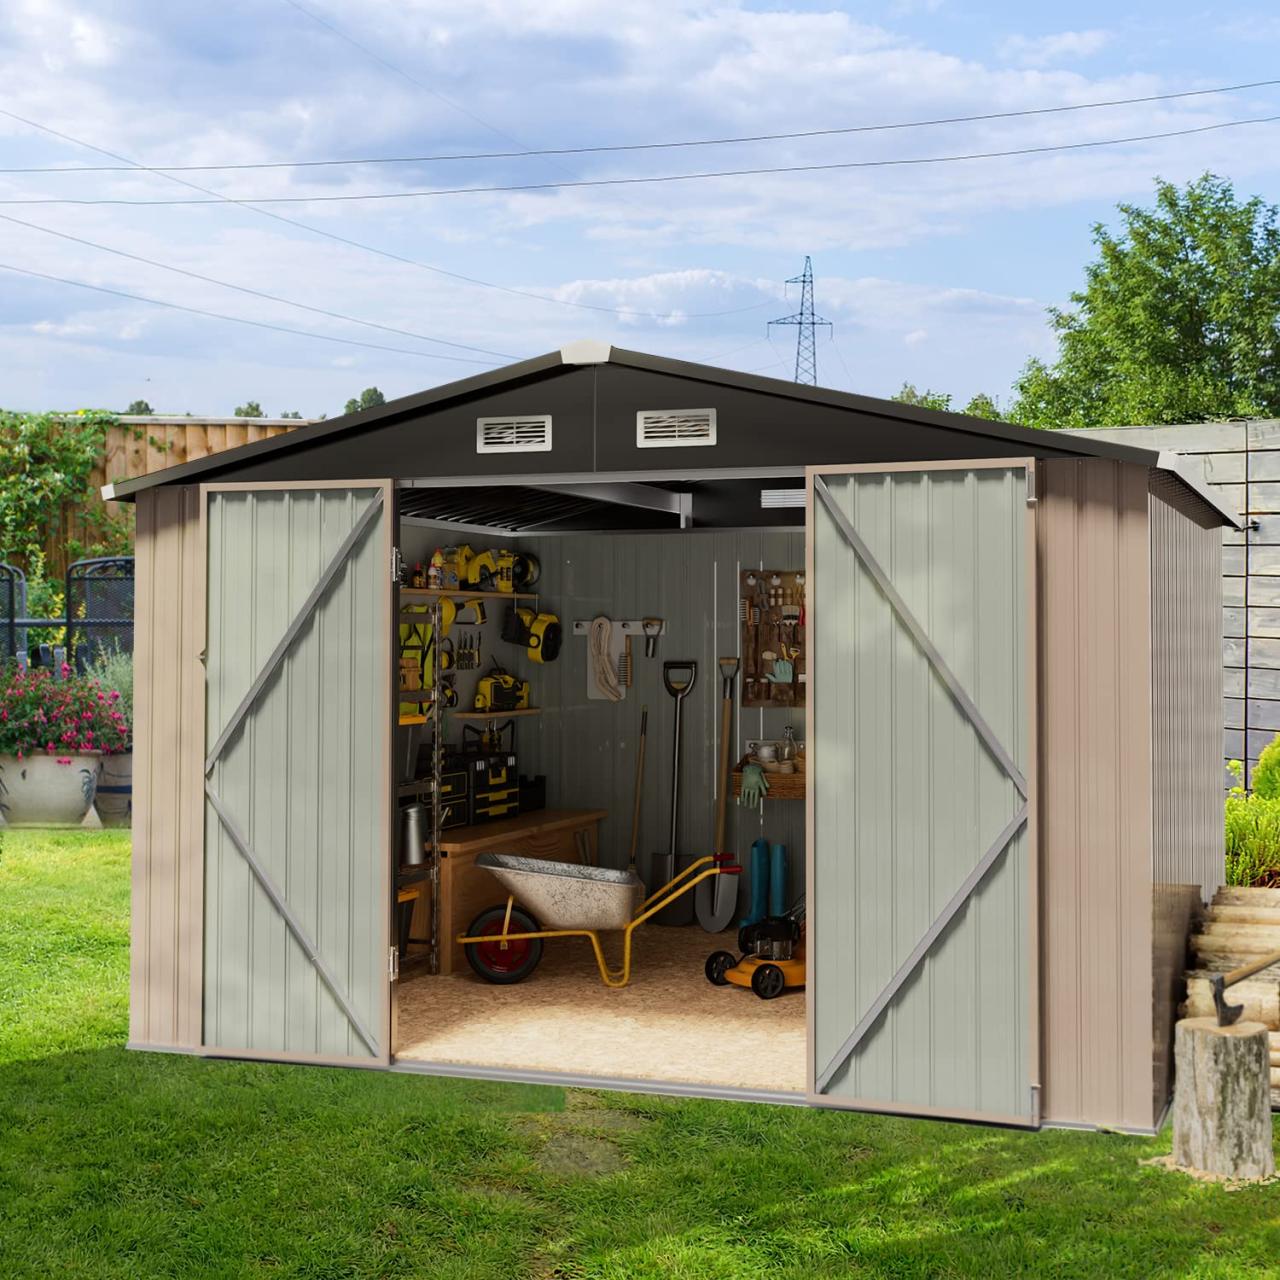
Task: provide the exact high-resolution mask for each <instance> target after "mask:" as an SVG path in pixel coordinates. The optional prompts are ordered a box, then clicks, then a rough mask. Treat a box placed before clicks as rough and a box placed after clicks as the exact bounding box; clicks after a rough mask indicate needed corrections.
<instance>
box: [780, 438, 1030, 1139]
mask: <svg viewBox="0 0 1280 1280" xmlns="http://www.w3.org/2000/svg"><path fill="white" fill-rule="evenodd" d="M1009 469H1013V470H1025V471H1026V475H1027V498H1026V514H1025V517H1024V519H1025V525H1024V528H1025V536H1026V540H1027V542H1026V547H1027V554H1026V588H1027V603H1026V617H1025V619H1024V625H1025V627H1026V637H1027V661H1026V676H1025V678H1026V689H1025V695H1024V696H1025V700H1026V707H1027V717H1028V722H1027V726H1026V728H1027V761H1026V770H1025V773H1026V781H1027V966H1028V969H1027V998H1028V1009H1027V1023H1028V1026H1027V1030H1028V1043H1027V1070H1028V1075H1029V1077H1030V1086H1031V1108H1030V1110H1031V1114H1030V1119H1028V1117H1027V1116H1023V1115H1001V1114H992V1113H990V1112H986V1111H968V1110H960V1109H953V1108H948V1107H934V1106H921V1105H912V1104H909V1103H896V1102H885V1101H883V1100H882V1099H874V1098H837V1097H833V1096H832V1095H830V1094H826V1093H819V1092H818V1091H817V1090H816V1088H815V1087H814V1086H815V1081H816V1079H817V1072H818V1064H817V1053H816V1041H815V1034H816V1011H817V1006H816V992H815V988H816V985H817V984H816V983H815V982H814V980H813V979H814V976H815V975H814V974H813V973H812V972H811V973H810V975H809V981H808V982H807V983H806V985H805V1094H804V1096H805V1100H806V1102H808V1103H809V1105H810V1106H815V1107H827V1108H832V1109H839V1110H844V1111H873V1112H885V1113H889V1114H894V1115H908V1116H922V1117H927V1118H930V1119H950V1120H972V1121H978V1122H980V1123H983V1124H1003V1125H1010V1126H1015V1127H1017V1128H1022V1129H1025V1128H1028V1127H1030V1128H1033V1129H1038V1128H1039V1127H1040V1123H1041V1107H1042V1101H1043V1096H1044V1080H1043V1065H1042V1054H1041V1037H1042V1028H1041V1017H1040V1004H1041V995H1040V982H1041V965H1040V805H1039V776H1040V733H1039V707H1040V637H1039V632H1038V629H1037V623H1038V619H1039V612H1040V611H1039V598H1038V587H1037V584H1038V581H1039V577H1038V574H1037V568H1036V555H1037V550H1036V518H1037V511H1038V507H1039V502H1038V499H1039V492H1040V489H1039V485H1040V480H1039V474H1038V471H1037V468H1036V459H1035V458H1034V457H1021V458H1017V457H1014V458H972V459H958V458H948V459H943V460H939V461H933V462H883V463H881V462H873V463H861V462H860V463H831V464H823V465H818V466H807V467H805V472H804V486H805V508H804V558H805V565H804V568H805V625H806V628H812V626H813V618H814V616H815V607H816V606H817V599H816V593H815V591H814V567H815V566H814V483H813V482H814V480H815V478H817V477H820V476H847V475H871V474H878V475H883V474H888V473H893V474H898V473H910V472H921V471H988V470H990V471H996V470H1001V471H1003V470H1009ZM849 550H850V552H851V554H852V553H853V548H852V547H851V548H850V549H849ZM808 654H809V656H808V667H807V674H808V679H807V680H806V681H805V695H804V698H805V701H804V710H805V726H806V734H807V736H808V739H809V748H808V749H809V751H810V752H812V751H813V750H814V748H815V745H816V739H815V737H814V732H813V730H814V706H815V700H814V687H815V685H816V684H817V683H818V681H819V680H821V678H822V676H821V671H820V670H819V664H818V661H817V658H818V655H817V652H816V647H815V646H814V645H812V644H810V645H809V647H808ZM809 777H810V779H813V778H815V777H816V774H815V771H814V769H813V767H812V760H811V762H810V766H809ZM815 800H816V795H815V786H814V785H812V783H811V785H809V786H807V787H806V788H805V802H804V804H805V816H804V830H805V884H806V885H807V886H808V891H809V892H812V891H813V888H814V886H815V885H816V883H817V881H816V880H815V873H816V865H817V864H816V861H815V855H816V842H815V839H814V827H815V815H814V806H815ZM810 918H812V913H810Z"/></svg>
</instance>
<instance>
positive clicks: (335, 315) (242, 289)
mask: <svg viewBox="0 0 1280 1280" xmlns="http://www.w3.org/2000/svg"><path fill="white" fill-rule="evenodd" d="M0 219H3V220H4V221H5V222H12V223H14V224H15V225H16V226H19V227H28V228H30V229H31V230H32V231H40V232H43V233H44V234H45V235H48V236H57V237H58V239H59V240H70V241H72V242H73V243H75V244H82V245H85V246H87V247H88V248H90V249H100V250H101V251H102V252H103V253H113V254H115V255H116V257H118V258H128V259H129V260H130V261H131V262H141V263H145V264H146V265H147V266H149V267H158V268H159V269H160V270H161V271H172V272H173V273H174V274H175V275H180V276H186V277H187V278H188V279H190V280H201V281H203V282H204V283H205V284H214V285H217V286H218V287H219V288H222V289H234V290H235V291H236V292H237V293H247V294H249V295H250V296H251V297H254V298H265V299H266V300H267V301H268V302H278V303H281V304H282V305H283V306H286V307H297V308H298V309H299V310H300V311H310V312H313V313H314V314H315V315H320V316H328V317H329V318H330V319H331V320H345V321H346V322H347V323H349V324H361V325H367V326H368V327H369V328H370V329H381V330H383V331H384V332H386V333H397V334H399V335H400V336H401V337H402V338H418V339H420V340H421V341H422V342H436V343H439V344H440V345H441V346H444V347H453V348H454V349H455V350H457V351H474V352H476V353H477V354H479V355H485V356H497V357H498V358H499V359H500V360H520V359H523V357H522V356H513V355H512V354H511V353H510V352H507V351H493V350H491V349H490V348H488V347H473V346H470V345H468V344H467V343H465V342H450V341H449V340H448V339H447V338H434V337H432V336H431V335H430V334H427V333H415V332H414V331H413V330H412V329H397V328H396V327H395V326H394V325H389V324H379V323H378V322H377V321H376V320H361V319H360V318H359V317H358V316H349V315H346V314H345V313H344V312H341V311H329V310H327V309H326V308H325V307H313V306H311V305H310V304H309V303H306V302H295V301H294V300H293V299H292V298H282V297H280V296H279V295H278V294H274V293H266V292H265V291H264V290H262V289H251V288H249V286H247V285H242V284H232V283H231V282H230V281H228V280H219V279H217V278H216V277H214V276H206V275H202V274H201V273H200V272H199V271H188V270H187V269H186V268H185V267H175V266H173V265H172V264H170V263H167V262H157V261H156V260H155V259H154V258H144V257H143V256H142V255H141V254H138V253H130V252H129V251H128V250H126V249H114V248H112V247H111V245H108V244H99V243H98V242H97V241H96V240H86V239H85V238H84V237H83V236H73V235H71V234H70V233H68V232H66V231H55V230H54V229H53V228H52V227H42V226H40V225H39V224H37V223H35V222H27V221H25V220H24V219H22V218H15V217H13V216H12V215H11V214H8V213H0Z"/></svg>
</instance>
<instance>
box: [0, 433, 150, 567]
mask: <svg viewBox="0 0 1280 1280" xmlns="http://www.w3.org/2000/svg"><path fill="white" fill-rule="evenodd" d="M115 420H116V419H115V415H114V414H110V413H105V412H102V411H99V410H96V409H81V410H80V411H79V412H77V413H71V414H57V413H14V412H9V411H6V410H0V557H3V558H4V559H5V560H11V561H14V562H16V563H18V564H19V565H21V566H23V567H24V568H25V567H27V566H28V565H31V564H32V563H33V559H34V557H35V556H37V555H38V554H40V553H42V552H43V551H44V549H45V547H46V546H47V545H48V543H49V539H50V535H51V534H55V533H57V532H58V529H59V528H60V527H62V526H65V523H66V521H67V518H68V515H69V514H71V513H72V512H74V513H75V514H76V515H77V516H79V517H80V520H81V523H82V525H83V526H84V527H85V528H86V529H87V530H88V532H89V535H90V537H89V541H88V543H87V544H84V543H80V544H77V547H76V551H77V552H79V553H83V551H84V549H85V547H86V545H87V546H92V547H95V548H96V547H97V546H99V545H101V546H104V547H112V546H114V545H115V544H116V543H117V542H118V540H119V538H120V536H121V530H120V527H119V526H118V525H117V524H116V523H115V522H113V521H112V520H110V519H109V518H108V516H107V513H106V511H105V509H103V508H101V507H99V506H97V505H93V506H90V505H89V504H88V502H87V500H88V499H89V498H90V497H91V490H90V484H89V477H90V475H91V473H92V471H93V467H94V464H95V463H96V462H97V461H98V459H99V457H100V456H101V454H102V451H103V447H104V446H105V444H106V439H107V430H108V428H109V427H111V426H112V425H113V424H114V423H115ZM127 536H128V535H127V530H126V531H125V537H126V540H127ZM103 554H111V551H110V550H107V551H105V552H104V553H103Z"/></svg>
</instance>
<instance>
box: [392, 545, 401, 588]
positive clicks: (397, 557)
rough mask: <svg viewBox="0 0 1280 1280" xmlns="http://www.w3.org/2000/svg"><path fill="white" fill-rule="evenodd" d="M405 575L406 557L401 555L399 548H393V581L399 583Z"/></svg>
mask: <svg viewBox="0 0 1280 1280" xmlns="http://www.w3.org/2000/svg"><path fill="white" fill-rule="evenodd" d="M403 575H404V557H403V556H402V555H401V554H400V548H399V547H392V548H391V581H392V582H394V583H397V584H398V583H399V581H400V579H401V577H403Z"/></svg>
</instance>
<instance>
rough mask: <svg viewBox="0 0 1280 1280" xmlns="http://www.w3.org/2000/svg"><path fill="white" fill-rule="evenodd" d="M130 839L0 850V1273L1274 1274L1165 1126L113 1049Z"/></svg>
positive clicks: (13, 842)
mask: <svg viewBox="0 0 1280 1280" xmlns="http://www.w3.org/2000/svg"><path fill="white" fill-rule="evenodd" d="M128 909H129V885H128V841H127V837H121V836H120V835H117V834H102V833H80V832H69V833H47V832H22V833H15V832H7V833H5V835H4V845H3V852H2V853H0V1277H3V1280H14V1278H16V1277H28V1276H30V1277H42V1278H43V1277H50V1276H75V1277H82V1276H83V1277H112V1278H113V1280H114V1278H117V1277H132V1276H147V1277H150V1276H174V1277H205V1276H271V1277H285V1276H288V1277H315V1278H320V1277H325V1278H329V1277H333V1278H335V1280H336V1278H338V1277H365V1276H388V1277H411V1276H412V1277H423V1278H424V1280H451V1278H455V1277H456V1278H458V1280H461V1278H463V1277H465V1278H466V1280H482V1278H485V1277H495V1278H501V1280H525V1278H529V1280H534V1278H539V1280H549V1278H551V1277H566V1278H568V1277H575V1278H576V1277H600V1278H601V1280H603V1278H606V1277H624V1276H626V1277H631V1276H653V1277H672V1278H676V1280H685V1278H688V1280H693V1278H694V1277H699V1278H702V1277H705V1278H706V1280H747V1278H748V1277H768V1278H769V1280H808V1278H809V1277H816V1276H982V1277H984V1278H985V1280H996V1278H997V1277H1003V1276H1011V1275H1044V1276H1055V1277H1061V1276H1090V1277H1093V1276H1098V1277H1119V1276H1135V1277H1144V1278H1145V1277H1154V1276H1198V1277H1206V1276H1261V1275H1280V1185H1275V1186H1270V1187H1264V1188H1255V1189H1249V1190H1244V1191H1236V1192H1226V1191H1223V1190H1221V1189H1220V1188H1217V1187H1212V1186H1204V1185H1201V1184H1198V1183H1195V1182H1192V1181H1190V1180H1189V1179H1186V1178H1183V1177H1181V1176H1178V1175H1175V1174H1171V1173H1168V1172H1165V1171H1162V1170H1158V1169H1151V1168H1144V1167H1142V1166H1141V1165H1140V1163H1139V1162H1140V1161H1141V1160H1142V1159H1144V1158H1147V1157H1149V1156H1152V1155H1155V1154H1158V1153H1162V1152H1164V1151H1167V1150H1168V1136H1167V1134H1166V1135H1165V1137H1164V1138H1163V1139H1154V1140H1141V1139H1134V1138H1123V1137H1112V1136H1103V1135H1095V1134H1080V1133H1065V1132H1045V1133H1041V1134H1020V1133H1010V1132H1001V1131H998V1130H992V1129H983V1128H975V1127H964V1126H959V1125H943V1124H932V1123H926V1122H921V1121H908V1120H895V1119H887V1118H882V1117H873V1116H858V1115H852V1114H838V1113H833V1112H810V1111H802V1110H798V1109H795V1108H786V1107H765V1106H757V1105H746V1104H736V1103H720V1102H703V1101H681V1100H669V1099H654V1098H644V1097H638V1096H637V1097H630V1096H625V1095H621V1094H606V1093H592V1092H587V1091H578V1090H570V1091H562V1090H558V1089H541V1088H532V1087H524V1086H503V1085H493V1084H482V1083H470V1082H467V1081H455V1080H432V1079H427V1078H424V1077H419V1076H400V1075H392V1074H386V1073H371V1072H362V1071H341V1070H331V1069H324V1068H311V1067H278V1066H271V1065H255V1064H246V1063H235V1062H206V1061H201V1060H198V1059H194V1058H185V1057H175V1056H168V1055H160V1054H140V1053H130V1052H128V1051H127V1050H125V1048H124V1042H125V1036H126V1002H127V961H128V927H127V926H128Z"/></svg>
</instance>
